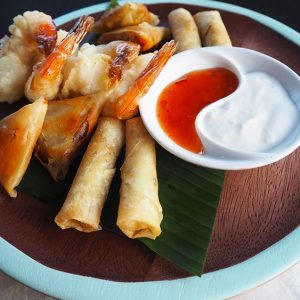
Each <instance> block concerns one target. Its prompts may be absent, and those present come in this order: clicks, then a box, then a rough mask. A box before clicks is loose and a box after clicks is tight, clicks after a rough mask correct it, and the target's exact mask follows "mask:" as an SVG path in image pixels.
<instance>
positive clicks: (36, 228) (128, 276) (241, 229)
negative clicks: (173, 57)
mask: <svg viewBox="0 0 300 300" xmlns="http://www.w3.org/2000/svg"><path fill="white" fill-rule="evenodd" d="M178 7H185V8H186V9H188V10H189V11H191V12H192V13H196V12H198V11H200V10H205V8H199V7H197V6H192V5H187V4H182V5H181V4H153V5H149V8H150V10H151V11H152V12H154V13H156V14H158V15H159V16H160V19H161V21H162V24H167V15H168V13H169V12H170V11H171V10H172V9H175V8H178ZM221 14H222V17H223V20H224V23H225V24H226V27H227V29H228V31H229V34H230V37H231V39H232V42H233V45H234V46H237V47H245V48H250V49H254V50H257V51H260V52H262V53H266V54H268V55H270V56H273V57H274V58H276V59H278V60H280V61H282V62H283V63H285V64H286V65H288V66H289V67H291V68H292V69H293V70H294V71H296V72H297V73H298V74H300V60H299V48H298V47H297V46H296V45H294V44H293V43H292V42H289V41H288V40H287V39H285V38H284V37H282V36H280V35H279V34H277V33H276V32H274V31H272V30H271V29H269V28H267V27H265V26H264V25H261V24H260V23H258V22H256V21H254V20H252V19H250V18H248V17H245V16H241V15H237V14H234V13H229V12H223V11H221ZM71 25H72V24H71V23H68V24H66V25H65V26H64V28H65V29H68V28H70V27H71ZM24 103H25V102H24V101H23V102H21V103H19V104H17V105H6V104H1V105H0V117H3V116H5V115H7V114H8V113H11V112H13V111H16V110H17V108H19V107H20V106H21V105H23V104H24ZM0 163H5V162H0ZM299 167H300V149H298V150H297V151H295V152H294V153H293V154H291V155H289V156H288V157H286V158H285V159H283V160H281V161H279V162H277V163H275V164H272V165H269V166H266V167H263V168H257V169H252V170H246V171H230V172H229V171H228V172H227V174H226V178H225V183H224V187H223V191H222V195H221V201H220V205H219V209H218V213H217V218H216V221H215V226H214V230H213V236H212V240H211V244H210V247H209V252H208V257H207V260H206V265H205V271H206V272H209V271H213V270H218V269H220V268H225V267H229V266H231V265H233V264H236V263H239V262H242V261H244V260H245V259H247V258H249V257H251V256H253V255H255V254H257V253H259V252H260V251H262V250H264V249H265V248H267V247H269V246H271V245H272V244H273V243H275V242H276V241H278V240H280V239H281V238H282V237H284V236H285V235H287V234H288V233H289V232H291V231H292V230H293V229H294V228H295V227H297V226H298V225H299V224H300V168H299ZM58 210H59V207H56V206H51V205H47V204H44V203H42V202H40V201H39V200H38V199H34V198H30V197H28V196H26V195H24V194H21V193H19V195H18V197H17V199H10V198H9V197H8V196H7V195H6V194H5V192H4V191H3V189H1V188H0V236H1V237H3V238H4V239H5V240H7V241H8V242H9V243H11V244H12V245H14V246H15V247H17V248H18V249H20V250H21V251H23V252H24V253H26V254H27V255H29V256H30V257H32V258H33V259H35V260H37V261H39V262H41V263H42V264H44V265H46V266H49V267H51V268H54V269H58V270H62V271H66V272H70V273H74V274H80V275H87V276H92V277H96V278H103V279H110V280H116V281H148V280H162V279H174V278H182V277H186V276H190V275H189V274H188V273H186V272H185V271H183V270H181V269H179V268H178V267H177V266H175V265H173V264H171V263H169V262H167V261H166V260H164V259H163V258H161V257H159V256H157V255H155V254H154V253H153V252H151V251H150V250H148V249H147V248H146V247H145V246H144V245H143V244H142V243H140V242H138V241H133V240H129V239H127V238H125V237H122V236H118V235H116V234H113V233H111V232H107V231H101V232H96V233H92V234H84V233H80V232H77V231H75V230H66V231H62V230H61V229H60V228H58V227H57V226H56V225H55V224H54V221H53V220H54V217H55V215H56V213H57V212H58Z"/></svg>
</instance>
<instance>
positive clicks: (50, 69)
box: [37, 16, 94, 79]
mask: <svg viewBox="0 0 300 300" xmlns="http://www.w3.org/2000/svg"><path fill="white" fill-rule="evenodd" d="M93 24H94V18H92V17H90V16H83V17H81V18H80V19H79V20H78V22H77V23H76V24H75V25H74V27H73V28H72V29H71V30H70V31H69V33H68V35H67V36H66V37H65V38H64V39H63V40H62V42H61V43H60V44H59V45H57V46H56V47H55V48H54V50H53V51H52V52H51V54H50V55H49V56H48V57H47V59H46V60H45V61H44V62H43V63H42V64H40V65H39V66H38V69H37V71H38V72H39V75H40V77H42V78H45V77H47V78H48V79H52V78H54V77H56V76H57V75H58V74H59V73H60V71H61V68H62V67H63V65H64V64H65V62H66V60H67V59H68V58H69V57H70V56H71V54H72V53H73V50H74V49H75V48H77V46H78V45H79V44H80V42H81V41H82V39H83V38H84V36H85V35H86V33H87V32H88V31H89V30H90V28H91V27H92V25H93Z"/></svg>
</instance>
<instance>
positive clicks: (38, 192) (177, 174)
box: [18, 146, 225, 276]
mask: <svg viewBox="0 0 300 300" xmlns="http://www.w3.org/2000/svg"><path fill="white" fill-rule="evenodd" d="M123 158H124V153H122V154H121V155H120V158H119V160H118V163H117V167H118V168H117V170H118V171H117V172H116V175H115V177H114V179H113V182H112V185H111V189H110V192H109V195H108V200H107V202H106V205H105V207H104V209H103V214H102V217H101V225H102V227H103V228H104V229H107V230H111V231H113V232H116V233H118V234H122V233H121V232H120V230H119V229H118V228H117V227H116V225H115V224H116V217H117V210H118V203H119V189H120V183H121V181H120V171H119V168H120V166H121V165H122V162H123ZM79 163H80V160H77V161H76V162H75V163H74V164H73V166H72V168H71V170H70V172H69V174H68V177H67V178H66V179H65V180H64V181H62V182H54V181H53V180H52V179H51V177H50V176H49V175H48V173H47V171H45V169H44V168H43V167H42V166H41V165H40V164H39V162H38V161H37V160H36V159H35V158H33V159H32V160H31V163H30V166H29V168H28V170H27V172H26V174H25V176H24V178H23V180H22V182H21V184H20V186H19V188H18V189H19V190H20V191H22V192H24V193H26V194H29V195H31V196H34V197H35V198H37V199H39V200H41V201H44V202H46V203H48V204H51V205H61V204H62V203H63V201H64V199H65V197H66V195H67V192H68V190H69V188H70V185H71V183H72V180H73V178H74V175H75V173H76V169H77V167H78V165H79ZM157 172H158V182H159V198H160V201H161V205H162V208H163V215H164V218H163V221H162V224H161V227H162V234H161V235H160V236H159V237H158V238H157V239H156V240H150V239H146V238H144V239H140V240H141V242H143V243H144V244H145V245H146V246H147V247H149V248H150V249H151V250H152V251H154V252H155V253H157V254H158V255H160V256H163V257H164V258H166V259H167V260H169V261H171V262H173V263H175V264H177V265H178V266H180V267H181V268H183V269H184V270H186V271H188V272H190V273H192V274H194V275H198V276H200V275H201V274H202V272H203V267H204V263H205V258H206V254H207V249H208V245H209V241H210V238H211V234H212V228H213V224H214V219H215V215H216V211H217V207H218V202H219V197H220V193H221V188H222V184H223V180H224V174H225V172H223V171H217V170H210V169H206V168H202V167H199V166H195V165H192V164H190V163H187V162H185V161H183V160H181V159H179V158H176V157H175V156H173V155H171V154H170V153H168V152H167V151H165V150H164V149H162V148H161V147H159V146H157Z"/></svg>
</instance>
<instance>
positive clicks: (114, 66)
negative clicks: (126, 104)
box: [108, 41, 141, 87]
mask: <svg viewBox="0 0 300 300" xmlns="http://www.w3.org/2000/svg"><path fill="white" fill-rule="evenodd" d="M140 49H141V46H140V45H138V44H135V43H132V42H127V41H125V42H124V43H122V44H120V45H118V46H117V47H116V50H115V52H116V57H115V58H114V60H113V61H112V63H111V66H110V68H109V71H108V77H109V78H110V87H113V85H114V84H115V83H116V82H117V81H119V80H121V79H122V75H123V69H124V68H125V66H126V65H128V64H129V63H131V62H132V61H133V60H134V59H135V58H137V57H138V55H139V53H140Z"/></svg>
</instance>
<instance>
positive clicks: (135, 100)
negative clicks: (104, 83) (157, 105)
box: [104, 40, 176, 119]
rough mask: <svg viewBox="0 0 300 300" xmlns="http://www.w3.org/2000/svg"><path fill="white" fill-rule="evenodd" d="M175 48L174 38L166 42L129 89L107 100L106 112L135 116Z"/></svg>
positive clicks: (123, 117) (119, 117)
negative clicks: (115, 97) (141, 100)
mask: <svg viewBox="0 0 300 300" xmlns="http://www.w3.org/2000/svg"><path fill="white" fill-rule="evenodd" d="M175 50H176V43H175V42H174V41H173V40H172V41H170V42H168V43H166V44H164V46H163V47H162V48H161V49H160V50H159V51H157V52H156V53H155V54H154V56H153V58H152V59H151V61H150V62H149V63H148V65H147V66H146V68H145V69H144V71H143V72H142V73H141V74H140V75H139V76H138V78H137V79H136V80H135V82H134V83H133V84H132V85H131V86H130V87H129V89H128V90H127V91H126V92H125V93H124V94H123V95H122V96H120V97H119V98H117V99H113V101H109V102H107V104H106V106H105V107H104V112H105V113H106V114H108V115H110V116H115V117H117V118H118V119H130V118H132V117H133V116H135V115H136V114H137V113H138V105H139V101H140V99H141V98H142V97H143V96H144V95H145V94H146V93H147V92H148V90H149V88H150V87H151V86H152V84H153V83H154V81H155V79H156V78H157V76H158V75H159V73H160V72H161V70H162V69H163V67H164V66H165V65H166V63H167V62H168V60H169V59H170V58H171V56H172V55H173V54H174V52H175Z"/></svg>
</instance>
